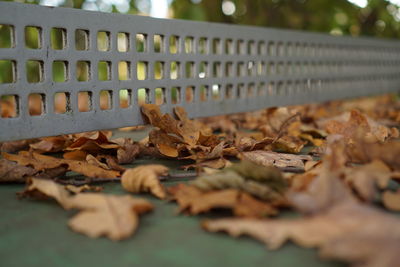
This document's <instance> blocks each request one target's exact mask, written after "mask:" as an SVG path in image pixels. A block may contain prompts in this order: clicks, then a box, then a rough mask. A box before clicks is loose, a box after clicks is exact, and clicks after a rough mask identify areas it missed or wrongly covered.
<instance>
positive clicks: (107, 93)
mask: <svg viewBox="0 0 400 267" xmlns="http://www.w3.org/2000/svg"><path fill="white" fill-rule="evenodd" d="M112 98H113V91H111V90H102V91H100V109H101V110H109V109H112V103H113V101H112Z"/></svg>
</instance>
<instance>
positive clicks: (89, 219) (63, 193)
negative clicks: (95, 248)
mask: <svg viewBox="0 0 400 267" xmlns="http://www.w3.org/2000/svg"><path fill="white" fill-rule="evenodd" d="M20 195H21V196H22V197H33V198H39V199H47V198H54V199H55V200H56V201H57V202H58V203H59V204H60V205H61V206H62V207H63V208H64V209H72V208H74V209H80V210H82V211H81V212H79V213H78V214H77V215H75V216H74V217H73V218H72V219H71V220H70V221H69V223H68V225H69V226H70V227H71V228H72V229H73V230H74V231H76V232H80V233H83V234H85V235H87V236H89V237H99V236H102V235H105V236H107V237H108V238H110V239H111V240H121V239H125V238H127V237H129V236H131V235H132V234H133V233H134V232H135V230H136V228H137V226H138V223H139V218H138V215H139V214H142V213H146V212H149V211H151V210H152V209H153V205H152V204H151V203H149V202H148V201H146V200H144V199H140V198H133V197H132V196H129V195H125V196H113V195H105V194H100V193H78V194H77V195H75V196H70V194H69V192H68V191H67V189H65V187H64V186H62V185H59V184H57V183H55V182H54V181H51V180H44V179H36V178H32V179H30V180H29V183H28V186H27V188H26V189H25V191H24V192H22V193H20Z"/></svg>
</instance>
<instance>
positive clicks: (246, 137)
mask: <svg viewBox="0 0 400 267" xmlns="http://www.w3.org/2000/svg"><path fill="white" fill-rule="evenodd" d="M142 113H143V116H144V119H145V120H147V121H148V123H149V124H151V125H152V127H153V128H152V129H151V131H150V133H149V136H148V137H147V138H145V139H143V140H140V141H138V142H136V141H132V140H131V139H129V138H118V139H112V133H111V132H90V133H82V134H74V135H63V136H56V137H46V138H40V139H34V140H22V141H15V142H6V143H3V144H0V145H1V151H2V158H1V159H0V182H2V183H9V182H20V183H26V184H27V186H26V188H25V190H24V191H23V192H21V193H19V194H18V195H19V197H29V198H36V199H49V198H50V199H54V200H55V201H56V202H57V203H58V204H59V205H60V206H61V207H62V208H63V209H66V210H69V209H77V210H79V212H78V213H77V214H76V215H75V216H74V217H72V219H71V220H70V221H69V226H70V227H71V228H72V229H73V230H75V231H77V232H81V233H83V234H86V235H88V236H90V237H98V236H102V235H105V236H107V237H109V238H110V239H112V240H120V239H124V238H127V237H129V236H131V235H132V234H133V232H134V231H135V229H136V228H137V226H138V222H139V215H141V214H144V213H146V212H149V211H151V210H152V209H153V208H154V207H153V205H152V204H151V203H150V202H149V201H148V200H145V199H142V198H137V197H133V196H132V194H137V193H144V192H149V193H151V194H152V195H154V196H156V197H157V198H159V199H164V200H165V201H176V202H177V204H178V206H179V209H178V212H179V213H183V214H187V215H197V214H200V213H205V214H207V213H210V212H213V214H221V216H228V215H227V214H231V215H230V217H228V218H222V219H213V220H206V221H203V222H202V223H201V225H202V227H203V228H204V229H205V230H207V231H210V232H216V231H225V232H227V233H229V234H230V235H232V236H239V235H249V236H251V237H254V238H256V239H258V240H260V241H261V242H263V243H265V244H267V245H268V247H269V248H270V249H277V248H279V247H280V246H281V245H282V244H283V243H284V242H285V241H287V240H292V241H293V242H295V243H296V244H298V245H300V246H304V247H316V248H318V249H319V251H320V255H321V257H323V258H329V259H337V260H342V261H347V262H349V263H352V264H354V266H399V265H400V256H399V255H400V254H398V253H397V251H398V248H399V247H400V227H399V225H400V219H398V218H397V217H396V216H394V215H392V214H390V213H388V212H386V211H385V209H386V210H390V211H391V212H398V211H400V141H399V130H398V127H399V126H400V104H399V101H397V100H396V98H395V96H392V95H385V96H381V97H374V98H363V99H358V100H353V101H345V102H343V101H334V102H329V103H324V104H313V105H304V106H294V107H282V108H270V109H266V110H262V111H258V112H252V113H245V114H236V115H229V116H218V117H212V118H205V119H202V120H197V121H195V120H190V119H189V118H188V116H187V114H186V112H185V110H184V109H182V108H181V107H176V108H175V109H174V111H173V114H162V113H161V112H160V109H159V107H158V106H157V105H152V104H145V105H143V106H142ZM137 158H150V159H152V158H164V159H171V160H174V161H176V160H185V161H184V162H185V164H186V165H184V164H182V166H181V167H182V169H185V170H188V169H195V170H196V176H197V177H196V178H195V179H188V182H185V183H180V184H178V185H175V186H172V187H168V188H166V187H165V186H164V184H163V183H162V182H161V180H163V179H168V178H169V177H171V174H170V173H169V169H168V168H167V167H165V166H162V165H155V164H153V165H141V166H139V167H136V168H128V167H127V166H126V164H131V163H133V162H135V160H136V159H137ZM188 160H191V161H192V163H191V164H187V161H188ZM77 174H79V175H83V176H85V177H86V178H85V179H83V180H82V179H80V180H76V179H75V178H76V175H77ZM110 181H113V182H120V183H121V185H122V187H123V188H124V189H125V190H126V191H127V192H129V193H127V194H126V195H124V196H115V195H108V194H103V193H101V192H99V191H101V190H102V188H101V187H99V186H94V185H93V183H99V182H110ZM87 191H89V192H87ZM290 209H292V210H296V211H298V212H299V213H301V214H302V215H303V216H302V217H301V218H299V219H292V220H289V219H279V218H278V216H279V213H280V212H281V211H282V210H290ZM221 210H224V212H222V213H220V211H221ZM226 211H228V212H230V213H227V212H226ZM355 248H357V249H355Z"/></svg>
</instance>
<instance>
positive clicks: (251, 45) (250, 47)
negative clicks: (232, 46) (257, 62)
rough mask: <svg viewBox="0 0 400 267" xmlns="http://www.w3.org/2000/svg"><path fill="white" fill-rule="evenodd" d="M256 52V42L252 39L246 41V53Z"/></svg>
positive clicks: (252, 53)
mask: <svg viewBox="0 0 400 267" xmlns="http://www.w3.org/2000/svg"><path fill="white" fill-rule="evenodd" d="M255 53H256V44H255V42H254V41H249V42H248V43H247V54H249V55H254V54H255Z"/></svg>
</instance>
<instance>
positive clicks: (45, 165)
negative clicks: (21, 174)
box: [3, 151, 120, 178]
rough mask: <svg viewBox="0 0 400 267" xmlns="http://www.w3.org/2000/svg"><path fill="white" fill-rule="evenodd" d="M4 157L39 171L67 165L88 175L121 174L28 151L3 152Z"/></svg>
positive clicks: (109, 176)
mask: <svg viewBox="0 0 400 267" xmlns="http://www.w3.org/2000/svg"><path fill="white" fill-rule="evenodd" d="M3 157H4V158H6V159H8V160H11V161H16V162H18V164H20V165H23V166H33V168H34V169H36V170H38V171H42V170H46V169H54V168H57V167H60V166H67V167H68V170H70V171H74V172H77V173H80V174H83V175H85V176H87V177H93V178H115V177H118V176H119V175H120V173H119V172H118V171H113V170H105V169H103V168H100V167H97V166H94V165H91V164H89V163H87V162H83V161H79V160H67V159H60V158H54V157H50V156H45V155H41V154H38V153H29V152H26V151H21V152H20V153H19V154H18V155H13V154H7V153H3Z"/></svg>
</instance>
